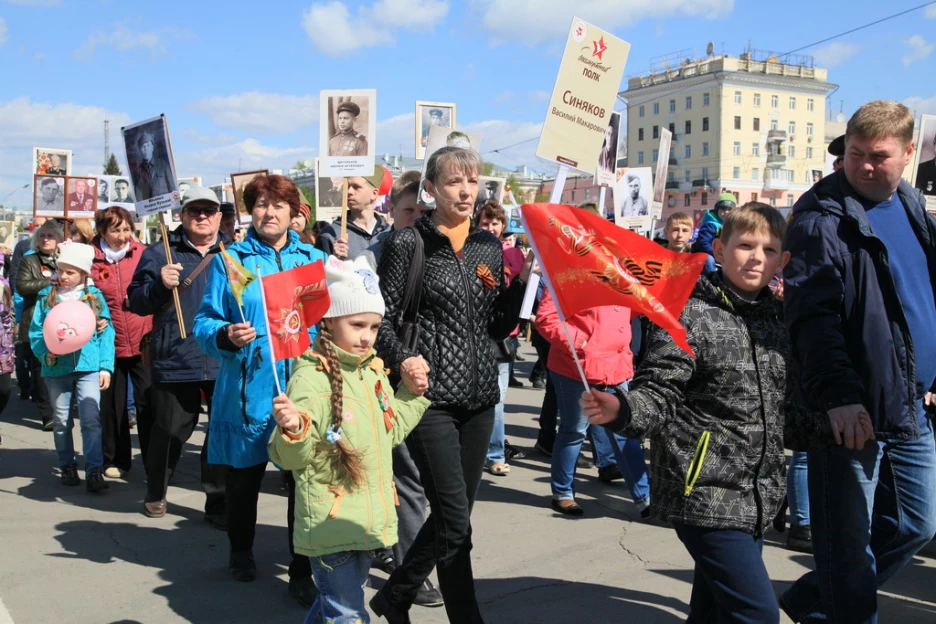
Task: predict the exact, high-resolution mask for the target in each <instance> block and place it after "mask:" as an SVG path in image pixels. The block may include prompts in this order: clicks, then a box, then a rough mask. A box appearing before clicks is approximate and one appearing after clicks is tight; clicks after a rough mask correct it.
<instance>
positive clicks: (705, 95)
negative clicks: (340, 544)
mask: <svg viewBox="0 0 936 624" xmlns="http://www.w3.org/2000/svg"><path fill="white" fill-rule="evenodd" d="M708 105H709V94H708V93H703V94H702V106H708Z"/></svg>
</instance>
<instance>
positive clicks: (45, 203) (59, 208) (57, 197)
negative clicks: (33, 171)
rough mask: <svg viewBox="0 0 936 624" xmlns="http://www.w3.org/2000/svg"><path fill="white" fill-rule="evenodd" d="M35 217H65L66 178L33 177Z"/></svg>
mask: <svg viewBox="0 0 936 624" xmlns="http://www.w3.org/2000/svg"><path fill="white" fill-rule="evenodd" d="M33 188H34V189H35V195H34V197H33V200H34V201H33V216H36V217H64V216H65V178H64V176H58V177H54V176H45V175H35V176H33Z"/></svg>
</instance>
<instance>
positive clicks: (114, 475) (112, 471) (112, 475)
mask: <svg viewBox="0 0 936 624" xmlns="http://www.w3.org/2000/svg"><path fill="white" fill-rule="evenodd" d="M104 476H105V477H107V478H108V479H120V478H121V477H123V471H121V470H120V468H118V467H117V466H108V467H107V468H105V469H104Z"/></svg>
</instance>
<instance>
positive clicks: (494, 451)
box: [486, 362, 511, 466]
mask: <svg viewBox="0 0 936 624" xmlns="http://www.w3.org/2000/svg"><path fill="white" fill-rule="evenodd" d="M510 366H511V363H510V362H502V363H500V364H498V365H497V386H498V387H499V388H500V402H498V404H497V406H496V407H495V408H494V430H493V431H492V432H491V443H490V444H489V445H488V452H487V461H486V463H487V465H488V466H490V465H491V464H500V463H503V461H504V403H505V402H506V401H507V386H508V385H509V384H510Z"/></svg>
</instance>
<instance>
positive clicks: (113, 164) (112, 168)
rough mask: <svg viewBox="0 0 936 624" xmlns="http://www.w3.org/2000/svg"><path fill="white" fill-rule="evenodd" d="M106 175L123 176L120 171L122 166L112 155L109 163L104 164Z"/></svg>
mask: <svg viewBox="0 0 936 624" xmlns="http://www.w3.org/2000/svg"><path fill="white" fill-rule="evenodd" d="M104 175H118V176H119V175H123V173H122V172H121V171H120V165H118V164H117V157H116V156H114V155H113V154H111V155H110V158H108V159H107V162H106V163H104Z"/></svg>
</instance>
